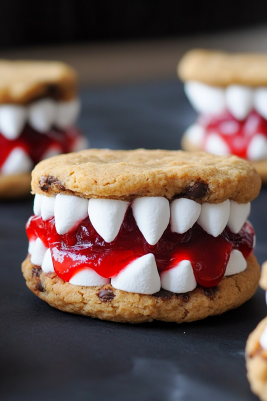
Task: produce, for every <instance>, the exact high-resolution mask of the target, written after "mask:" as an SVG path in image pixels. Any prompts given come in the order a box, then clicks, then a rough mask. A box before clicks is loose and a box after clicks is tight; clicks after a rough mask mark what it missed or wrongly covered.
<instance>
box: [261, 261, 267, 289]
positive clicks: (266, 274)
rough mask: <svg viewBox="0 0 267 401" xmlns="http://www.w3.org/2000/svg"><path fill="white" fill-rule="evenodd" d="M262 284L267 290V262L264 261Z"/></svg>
mask: <svg viewBox="0 0 267 401" xmlns="http://www.w3.org/2000/svg"><path fill="white" fill-rule="evenodd" d="M260 286H261V288H263V289H264V290H265V291H267V262H265V263H263V265H262V269H261V278H260Z"/></svg>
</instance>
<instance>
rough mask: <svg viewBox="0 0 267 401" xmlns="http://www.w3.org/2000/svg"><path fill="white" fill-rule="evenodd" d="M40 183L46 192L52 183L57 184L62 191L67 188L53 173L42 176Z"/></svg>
mask: <svg viewBox="0 0 267 401" xmlns="http://www.w3.org/2000/svg"><path fill="white" fill-rule="evenodd" d="M39 185H40V188H41V190H42V191H44V192H48V191H49V188H50V186H51V185H56V186H57V187H58V189H60V190H61V191H65V190H66V188H65V186H64V185H63V184H62V183H61V182H60V181H59V180H58V179H57V177H53V176H52V175H48V176H46V177H42V178H41V179H40V181H39Z"/></svg>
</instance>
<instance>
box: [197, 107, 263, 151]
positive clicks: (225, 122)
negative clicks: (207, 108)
mask: <svg viewBox="0 0 267 401" xmlns="http://www.w3.org/2000/svg"><path fill="white" fill-rule="evenodd" d="M198 123H199V124H200V125H202V126H203V127H204V128H205V131H206V135H205V138H204V143H203V149H205V147H206V142H207V139H208V137H209V135H211V134H214V133H215V132H216V134H218V135H219V136H220V137H221V138H222V139H223V140H224V141H225V143H226V144H227V145H228V147H229V149H230V152H231V154H234V155H236V156H239V157H242V158H244V159H247V158H248V155H247V149H248V146H249V143H250V141H251V140H252V138H253V137H254V136H255V135H256V134H262V135H264V136H266V137H267V121H266V120H265V119H264V118H263V117H262V116H260V115H259V114H258V113H257V112H256V111H252V112H251V113H250V114H249V115H248V117H247V118H246V119H245V120H243V121H239V120H236V119H235V118H234V117H233V116H232V115H231V114H230V113H229V112H228V111H226V112H224V113H222V114H219V115H215V116H205V115H203V116H200V118H199V120H198Z"/></svg>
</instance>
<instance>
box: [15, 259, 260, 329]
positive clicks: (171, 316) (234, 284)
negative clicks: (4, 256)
mask: <svg viewBox="0 0 267 401" xmlns="http://www.w3.org/2000/svg"><path fill="white" fill-rule="evenodd" d="M247 262H248V266H247V269H246V270H245V271H244V272H242V273H239V274H236V275H234V276H230V277H225V278H224V279H223V280H222V281H221V282H220V283H219V284H218V286H217V287H216V288H211V289H204V288H202V287H197V288H196V289H195V290H193V291H191V292H188V293H187V294H180V295H178V294H173V293H171V292H168V291H163V292H162V294H161V293H158V294H156V295H142V294H135V293H130V292H125V291H121V290H116V289H115V288H113V287H112V286H111V285H110V284H109V285H105V286H103V287H82V286H74V285H72V284H69V283H67V282H65V281H63V280H61V279H60V278H59V277H58V276H57V275H56V274H55V273H44V272H43V271H42V270H41V268H40V267H37V266H34V265H33V264H32V263H31V261H30V258H29V257H27V258H26V259H25V261H24V262H23V263H22V272H23V275H24V277H25V279H26V284H27V286H28V287H29V288H30V290H31V291H32V292H34V293H35V294H36V295H37V296H38V297H39V298H41V299H43V300H44V301H46V302H47V303H48V304H49V305H51V306H53V307H55V308H57V309H60V310H62V311H64V312H70V313H76V314H80V315H85V316H90V317H94V318H99V319H104V320H111V321H114V322H129V323H142V322H151V321H152V320H154V319H155V320H162V321H165V322H176V323H183V322H192V321H195V320H200V319H204V318H205V317H207V316H213V315H220V314H221V313H223V312H226V311H227V310H230V309H234V308H237V307H238V306H240V305H241V304H243V303H244V302H246V301H247V300H248V299H249V298H251V297H252V296H253V295H254V293H255V292H256V290H257V287H258V281H259V277H260V267H259V265H258V262H257V259H256V258H255V256H253V255H250V256H249V257H248V259H247Z"/></svg>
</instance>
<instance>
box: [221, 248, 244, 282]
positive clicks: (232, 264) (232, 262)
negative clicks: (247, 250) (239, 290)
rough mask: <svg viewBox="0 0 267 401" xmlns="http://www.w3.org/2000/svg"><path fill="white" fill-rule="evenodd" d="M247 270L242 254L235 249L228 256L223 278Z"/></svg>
mask: <svg viewBox="0 0 267 401" xmlns="http://www.w3.org/2000/svg"><path fill="white" fill-rule="evenodd" d="M246 268H247V261H246V259H245V258H244V256H243V254H242V253H241V252H240V251H238V250H237V249H233V250H232V252H231V254H230V259H229V261H228V264H227V267H226V271H225V274H224V275H225V276H232V275H233V274H237V273H241V272H243V271H244V270H246Z"/></svg>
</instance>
